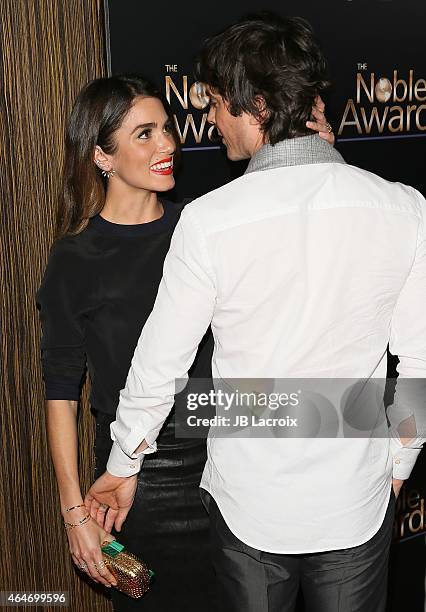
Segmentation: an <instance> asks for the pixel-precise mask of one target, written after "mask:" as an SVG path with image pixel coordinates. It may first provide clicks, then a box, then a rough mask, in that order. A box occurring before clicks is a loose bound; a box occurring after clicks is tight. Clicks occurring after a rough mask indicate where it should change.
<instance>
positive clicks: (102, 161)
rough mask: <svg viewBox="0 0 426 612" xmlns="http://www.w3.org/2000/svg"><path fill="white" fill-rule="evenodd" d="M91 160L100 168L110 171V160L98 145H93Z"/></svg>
mask: <svg viewBox="0 0 426 612" xmlns="http://www.w3.org/2000/svg"><path fill="white" fill-rule="evenodd" d="M93 161H94V162H95V164H96V165H97V166H98V167H99V168H100V169H101V170H105V171H106V172H110V171H111V170H112V162H111V158H110V156H109V155H107V154H106V153H104V152H103V150H102V148H101V147H100V146H99V145H96V147H95V152H94V154H93Z"/></svg>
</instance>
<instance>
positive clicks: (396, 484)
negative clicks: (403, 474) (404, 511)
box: [392, 478, 404, 497]
mask: <svg viewBox="0 0 426 612" xmlns="http://www.w3.org/2000/svg"><path fill="white" fill-rule="evenodd" d="M403 484H404V481H403V480H398V479H397V478H392V487H393V492H394V493H395V497H398V495H399V492H400V490H401V487H402V485H403Z"/></svg>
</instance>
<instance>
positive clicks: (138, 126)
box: [131, 122, 157, 134]
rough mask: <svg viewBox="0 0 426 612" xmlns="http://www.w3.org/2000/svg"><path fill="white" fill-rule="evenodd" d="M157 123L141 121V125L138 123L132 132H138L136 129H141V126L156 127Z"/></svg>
mask: <svg viewBox="0 0 426 612" xmlns="http://www.w3.org/2000/svg"><path fill="white" fill-rule="evenodd" d="M156 127H157V124H156V123H155V122H152V123H140V124H139V125H137V126H136V127H135V128H134V129H133V130H132V132H131V133H132V134H133V133H134V132H136V130H140V129H141V128H156Z"/></svg>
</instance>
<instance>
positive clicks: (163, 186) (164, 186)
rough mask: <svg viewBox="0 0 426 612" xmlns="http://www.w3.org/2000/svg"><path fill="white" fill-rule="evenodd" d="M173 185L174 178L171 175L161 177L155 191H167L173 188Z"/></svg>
mask: <svg viewBox="0 0 426 612" xmlns="http://www.w3.org/2000/svg"><path fill="white" fill-rule="evenodd" d="M174 186H175V179H174V177H173V175H170V176H168V177H162V180H161V181H158V187H157V191H169V190H170V189H173V187H174Z"/></svg>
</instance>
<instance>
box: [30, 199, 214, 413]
mask: <svg viewBox="0 0 426 612" xmlns="http://www.w3.org/2000/svg"><path fill="white" fill-rule="evenodd" d="M163 208H164V213H163V216H162V217H161V218H160V219H157V220H155V221H151V222H149V223H142V224H137V225H119V224H115V223H111V222H109V221H106V220H105V219H103V218H102V217H101V216H99V215H98V216H96V217H94V218H93V219H91V220H90V222H89V224H88V226H87V228H86V229H84V230H83V231H82V232H81V233H79V234H77V235H75V236H66V237H65V238H62V239H61V240H59V241H57V242H56V243H55V244H54V246H53V247H52V250H51V253H50V257H49V261H48V265H47V269H46V272H45V275H44V279H43V282H42V285H41V287H40V289H39V292H38V294H37V302H38V305H39V307H40V317H41V322H42V328H43V337H42V364H43V375H44V381H45V386H46V399H68V400H78V398H79V394H80V388H81V384H82V381H83V378H84V374H85V369H86V364H87V368H88V371H89V374H90V378H91V397H90V401H91V405H92V407H93V408H94V409H95V410H96V411H97V412H100V413H104V414H110V415H114V414H115V411H116V408H117V405H118V400H119V392H120V389H122V388H123V387H124V386H125V382H126V377H127V373H128V370H129V367H130V363H131V359H132V356H133V353H134V350H135V348H136V344H137V341H138V339H139V336H140V333H141V331H142V328H143V325H144V324H145V321H146V320H147V318H148V316H149V314H150V312H151V310H152V308H153V305H154V301H155V297H156V295H157V290H158V286H159V283H160V280H161V277H162V270H163V262H164V258H165V256H166V254H167V251H168V249H169V245H170V239H171V235H172V233H173V230H174V228H175V225H176V223H177V221H178V219H179V214H180V211H181V209H182V205H177V204H173V203H171V202H163ZM209 361H210V360H209V357H208V356H207V357H206V358H205V359H202V360H200V371H199V372H198V373H197V376H203V377H208V376H209V375H210V373H209V369H210V363H209ZM201 362H202V363H201Z"/></svg>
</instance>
